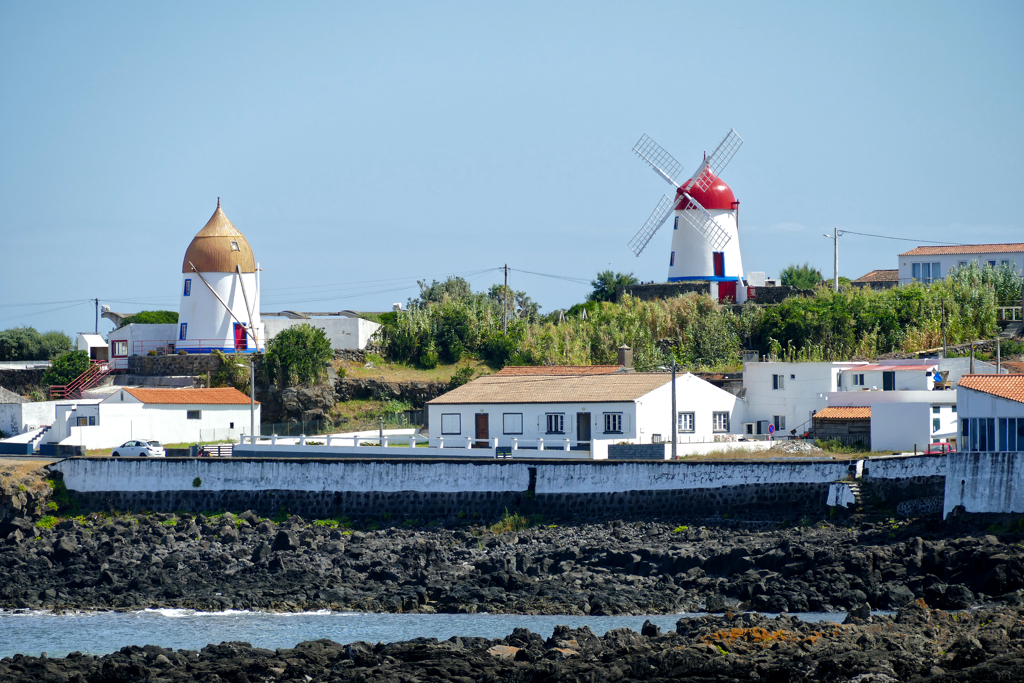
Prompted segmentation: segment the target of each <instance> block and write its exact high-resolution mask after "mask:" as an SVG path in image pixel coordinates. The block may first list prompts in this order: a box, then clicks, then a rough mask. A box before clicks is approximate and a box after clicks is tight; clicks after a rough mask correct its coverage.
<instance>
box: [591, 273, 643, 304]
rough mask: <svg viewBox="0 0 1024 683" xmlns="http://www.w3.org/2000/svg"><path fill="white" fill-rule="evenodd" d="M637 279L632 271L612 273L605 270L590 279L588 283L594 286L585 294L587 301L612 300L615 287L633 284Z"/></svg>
mask: <svg viewBox="0 0 1024 683" xmlns="http://www.w3.org/2000/svg"><path fill="white" fill-rule="evenodd" d="M638 282H640V281H639V280H637V279H636V278H635V277H634V276H633V273H628V274H627V273H614V272H612V271H610V270H605V271H602V272H600V273H598V274H597V278H595V279H594V280H591V282H590V285H591V286H592V287H593V288H594V289H593V291H592V292H590V294H588V295H587V301H612V300H614V299H615V289H616V288H617V287H626V286H628V285H635V284H637V283H638Z"/></svg>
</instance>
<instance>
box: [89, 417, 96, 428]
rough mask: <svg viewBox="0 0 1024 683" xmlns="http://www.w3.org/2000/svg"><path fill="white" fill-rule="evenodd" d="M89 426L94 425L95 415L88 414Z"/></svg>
mask: <svg viewBox="0 0 1024 683" xmlns="http://www.w3.org/2000/svg"><path fill="white" fill-rule="evenodd" d="M89 426H90V427H95V426H96V416H95V415H90V416H89Z"/></svg>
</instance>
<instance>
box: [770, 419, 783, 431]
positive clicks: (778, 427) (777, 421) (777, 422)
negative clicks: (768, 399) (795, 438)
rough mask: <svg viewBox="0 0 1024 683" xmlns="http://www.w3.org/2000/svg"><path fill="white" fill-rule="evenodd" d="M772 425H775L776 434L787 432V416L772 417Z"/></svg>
mask: <svg viewBox="0 0 1024 683" xmlns="http://www.w3.org/2000/svg"><path fill="white" fill-rule="evenodd" d="M772 424H773V425H775V431H776V432H784V431H786V416H785V415H772Z"/></svg>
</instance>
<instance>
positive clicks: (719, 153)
mask: <svg viewBox="0 0 1024 683" xmlns="http://www.w3.org/2000/svg"><path fill="white" fill-rule="evenodd" d="M742 144H743V138H741V137H740V136H739V133H737V132H736V129H735V128H732V129H730V130H729V132H728V133H727V134H726V136H725V137H724V138H722V141H721V142H720V143H718V147H716V148H715V151H714V152H712V153H711V156H709V157H708V158H707V159H705V160H704V163H703V164H701V167H700V168H698V169H697V172H696V173H694V174H693V178H691V179H690V182H691V183H695V184H696V185H697V187H699V188H700V189H701V192H703V191H705V190H707V189H708V188H709V187H710V186H711V183H712V181H713V180H714V178H715V177H716V176H721V175H722V171H724V170H725V167H726V166H728V165H729V162H730V161H732V158H733V156H734V155H735V154H736V152H737V151H738V150H739V148H740V145H742ZM706 171H711V173H706ZM688 185H689V184H688Z"/></svg>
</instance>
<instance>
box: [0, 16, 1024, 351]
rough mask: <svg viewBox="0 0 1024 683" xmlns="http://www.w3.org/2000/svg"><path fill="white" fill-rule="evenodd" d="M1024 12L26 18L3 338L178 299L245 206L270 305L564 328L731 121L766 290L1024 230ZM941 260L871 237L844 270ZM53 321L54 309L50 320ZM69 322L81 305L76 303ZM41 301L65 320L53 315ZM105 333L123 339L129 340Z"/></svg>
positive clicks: (1, 104)
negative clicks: (646, 159) (422, 310)
mask: <svg viewBox="0 0 1024 683" xmlns="http://www.w3.org/2000/svg"><path fill="white" fill-rule="evenodd" d="M1022 20H1024V5H1022V4H1021V3H1011V2H1005V3H999V2H988V3H977V4H965V3H940V2H919V3H918V2H903V3H889V2H884V3H883V2H859V3H846V4H840V3H812V2H806V3H789V4H781V3H753V2H752V3H745V2H738V3H736V2H724V3H692V2H664V3H661V2H644V3H596V2H588V3H583V2H579V3H573V2H554V3H552V2H536V3H534V2H519V3H468V2H467V3H459V2H442V3H412V2H391V3H313V2H308V3H301V4H299V3H255V2H244V3H243V2H237V3H230V2H225V3H212V4H211V3H164V4H157V3H127V2H126V3H110V2H96V3H88V4H87V3H75V4H72V3H16V2H5V3H2V4H0V93H2V95H0V127H2V130H3V135H0V329H2V328H6V327H10V326H15V325H33V326H35V327H37V328H38V329H40V330H48V329H60V330H64V331H66V332H69V333H74V332H76V331H81V330H91V329H92V327H93V308H92V306H91V304H86V303H82V301H83V300H85V299H91V298H93V297H99V298H100V300H101V303H106V304H108V305H110V306H111V308H113V309H114V310H118V311H128V312H131V311H136V310H142V309H151V308H168V309H172V310H175V309H176V308H177V304H178V288H179V284H180V279H181V259H182V256H183V255H184V252H185V249H186V247H187V246H188V243H189V241H190V240H191V239H192V236H193V235H194V234H195V233H196V232H197V231H198V230H199V229H200V228H201V227H202V226H203V225H204V224H205V222H206V220H207V219H208V218H209V216H210V214H211V213H212V212H213V210H214V208H215V206H216V201H217V197H218V196H220V197H222V201H223V206H224V209H225V211H226V213H227V215H228V216H229V217H230V218H231V220H232V221H233V222H234V224H235V225H236V226H237V227H238V228H239V229H240V230H241V231H242V232H243V233H245V235H246V237H247V238H248V239H249V242H250V244H251V245H252V247H253V250H254V252H255V254H256V258H257V260H258V261H260V263H261V266H262V268H263V291H264V295H263V297H264V305H263V310H265V311H267V310H281V309H286V308H292V309H298V310H320V311H327V310H341V309H355V310H386V309H389V308H390V305H391V303H392V302H396V301H405V300H406V299H407V298H408V297H409V296H413V295H415V294H416V292H417V288H416V285H415V281H416V280H417V279H422V278H424V277H426V278H428V279H429V278H437V279H442V278H443V277H444V276H445V275H446V274H450V273H461V274H473V275H471V281H472V283H473V285H474V287H475V288H478V289H484V288H486V287H487V286H489V285H490V284H491V283H493V282H498V281H499V280H500V277H501V274H500V272H498V271H496V270H488V271H487V272H480V271H485V270H486V269H494V268H497V267H498V266H501V265H502V264H504V263H508V265H509V266H510V267H511V268H513V269H515V270H513V272H512V274H511V281H510V284H511V285H513V286H514V287H515V288H516V289H525V290H526V291H527V292H529V293H530V294H531V295H532V296H533V297H534V299H535V300H537V301H538V302H539V303H540V304H541V305H542V306H543V309H542V310H552V309H556V308H560V307H565V306H569V305H572V304H573V303H576V302H578V301H581V300H582V299H583V298H584V297H585V295H586V293H587V291H589V286H587V285H585V284H579V283H577V282H573V281H570V280H561V279H554V278H549V277H542V276H538V275H532V274H529V273H525V272H521V271H533V272H536V273H545V274H553V275H560V276H566V277H569V278H574V279H579V280H589V279H591V278H593V276H594V275H595V273H596V272H597V271H599V270H603V269H606V268H611V269H613V270H618V271H626V272H630V271H631V272H634V273H635V274H636V275H637V276H638V277H639V278H641V279H643V280H656V281H663V280H664V279H665V277H666V275H667V269H668V251H669V242H670V238H671V236H670V234H669V232H670V231H667V230H666V231H664V232H663V233H660V234H659V235H657V236H656V237H655V239H654V241H652V243H651V244H650V245H649V246H648V248H647V250H646V251H645V252H644V253H643V254H642V255H641V257H639V258H636V257H634V256H633V254H632V252H630V250H629V249H628V247H627V246H626V245H627V242H628V241H629V239H630V238H631V237H632V236H633V234H634V233H635V232H636V231H637V230H638V229H639V228H640V226H641V225H642V224H643V222H644V221H645V220H646V218H647V216H648V215H649V214H650V212H651V210H652V209H653V208H654V206H655V204H656V203H657V201H658V199H659V198H660V197H661V195H662V194H663V193H664V192H665V190H666V189H668V186H667V185H665V184H664V182H663V181H661V180H659V179H658V177H657V176H655V175H654V174H653V173H652V172H651V171H650V169H648V168H647V167H646V166H645V165H644V164H643V163H642V162H641V161H640V160H639V159H638V158H637V157H635V156H634V155H633V154H632V152H631V151H630V150H631V147H632V146H633V144H634V143H635V142H636V140H637V139H638V138H639V137H640V135H641V134H643V133H646V134H648V135H650V136H652V137H653V138H654V139H656V140H657V141H658V142H660V143H661V144H662V145H663V146H665V147H666V148H668V149H669V150H670V151H671V152H672V153H673V154H674V155H675V156H676V157H677V158H678V159H679V160H680V161H681V162H682V163H683V164H684V166H685V167H686V172H687V173H689V172H692V171H693V169H694V168H695V166H696V165H697V164H698V163H699V161H700V158H701V154H702V152H703V151H704V150H709V151H710V150H711V149H713V148H714V146H715V145H716V144H717V143H718V141H719V140H720V139H721V137H722V136H723V135H724V134H725V133H726V132H727V131H728V130H729V128H730V127H734V128H736V130H737V131H738V132H739V133H740V134H741V135H742V136H743V137H744V139H745V141H746V143H745V144H744V146H743V148H742V149H741V150H740V152H739V153H738V154H737V156H736V157H735V158H734V159H733V162H732V164H731V165H730V166H729V168H728V170H727V171H726V173H725V179H726V180H727V181H728V182H729V183H730V185H731V186H732V188H733V190H734V191H735V193H736V195H737V197H738V199H740V201H741V202H742V207H741V215H740V240H741V247H742V253H743V259H744V268H745V270H747V271H751V270H764V271H767V272H768V273H769V274H770V275H772V274H777V273H778V272H779V270H781V269H782V268H783V267H785V266H786V265H788V264H790V263H794V262H797V263H803V262H804V261H809V262H810V263H811V264H813V265H814V266H816V267H818V268H820V269H821V270H822V272H823V273H825V274H826V275H828V276H830V275H831V271H832V243H831V241H830V240H826V239H825V238H824V237H822V233H823V232H826V231H829V232H830V231H831V228H832V227H833V226H839V227H840V228H841V229H843V228H845V229H849V230H854V231H861V232H867V233H876V234H882V235H889V236H895V237H906V238H911V239H931V240H944V241H950V242H971V243H977V242H1001V241H1024V230H1022V219H1021V213H1020V209H1019V207H1018V206H1017V202H1018V201H1019V199H1018V198H1019V188H1020V187H1021V186H1022V184H1024V166H1022V164H1021V159H1022V157H1024V149H1022V140H1024V135H1022V133H1021V130H1020V121H1021V118H1022V117H1021V114H1022V104H1024V88H1022V85H1024V84H1022V76H1021V73H1022V72H1021V68H1020V67H1021V65H1022V64H1024V54H1022V53H1024V41H1022V40H1021V39H1020V35H1021V29H1022V28H1024V21H1022ZM913 246H915V244H913V243H911V242H898V241H891V240H882V239H873V238H867V237H859V236H854V235H848V236H845V237H843V238H841V250H840V274H841V275H845V276H848V277H857V276H859V275H862V274H863V273H865V272H867V271H869V270H871V269H874V268H894V267H896V254H898V253H899V252H900V251H904V250H906V249H907V248H911V247H913ZM50 302H54V303H50ZM57 302H60V303H57ZM22 304H39V305H35V306H23V305H22ZM110 327H111V324H110V323H108V322H106V321H103V322H102V323H101V331H105V330H108V329H110Z"/></svg>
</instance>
